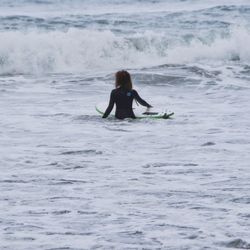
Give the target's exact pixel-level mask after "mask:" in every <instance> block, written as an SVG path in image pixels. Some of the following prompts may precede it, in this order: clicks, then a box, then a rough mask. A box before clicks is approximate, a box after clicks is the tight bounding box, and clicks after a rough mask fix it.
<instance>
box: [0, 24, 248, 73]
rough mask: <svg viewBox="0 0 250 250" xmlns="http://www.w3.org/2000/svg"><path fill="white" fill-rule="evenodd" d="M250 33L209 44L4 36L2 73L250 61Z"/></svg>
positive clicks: (147, 35) (143, 37)
mask: <svg viewBox="0 0 250 250" xmlns="http://www.w3.org/2000/svg"><path fill="white" fill-rule="evenodd" d="M249 42H250V32H249V31H248V30H247V29H245V28H240V27H237V28H234V29H233V30H232V31H231V32H230V33H229V34H228V35H227V36H226V37H222V36H221V35H219V34H218V35H217V36H216V38H214V39H213V40H210V41H201V40H200V39H199V38H198V37H196V38H194V39H193V40H192V41H191V42H190V43H187V42H185V41H184V40H181V41H179V42H176V43H173V41H171V40H170V39H169V38H168V36H167V35H166V34H164V33H155V32H149V31H148V32H144V33H137V34H133V35H129V36H125V35H117V34H114V33H112V32H111V31H97V30H95V31H94V30H77V29H70V30H68V31H67V32H63V31H50V32H39V31H34V30H33V31H28V32H21V31H7V32H1V44H0V73H1V74H4V73H11V74H13V73H44V72H59V73H64V72H67V73H68V72H86V71H93V70H94V71H95V70H114V69H117V68H142V67H151V66H157V65H161V64H168V63H169V64H172V63H194V62H204V61H205V62H206V63H208V62H212V63H213V62H215V63H218V62H222V63H223V62H225V61H228V60H241V61H243V62H249V61H250V48H249V47H248V46H245V44H248V43H249Z"/></svg>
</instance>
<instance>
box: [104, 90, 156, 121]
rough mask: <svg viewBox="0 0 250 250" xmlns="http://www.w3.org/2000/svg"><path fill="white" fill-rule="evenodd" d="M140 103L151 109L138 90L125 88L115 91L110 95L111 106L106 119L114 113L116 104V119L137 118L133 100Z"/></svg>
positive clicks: (105, 114) (108, 108)
mask: <svg viewBox="0 0 250 250" xmlns="http://www.w3.org/2000/svg"><path fill="white" fill-rule="evenodd" d="M134 99H135V100H136V101H138V102H139V103H140V104H141V105H143V106H145V107H148V108H150V107H151V105H149V104H148V103H147V102H146V101H144V100H143V99H142V98H141V97H140V96H139V95H138V93H137V91H136V90H134V89H132V90H126V89H123V88H117V89H113V90H112V91H111V94H110V100H109V105H108V107H107V109H106V111H105V113H104V115H103V118H106V117H107V116H108V115H109V114H110V112H111V111H112V109H113V107H114V104H116V111H115V117H116V118H118V119H124V118H136V117H135V114H134V112H133V109H132V103H133V100H134Z"/></svg>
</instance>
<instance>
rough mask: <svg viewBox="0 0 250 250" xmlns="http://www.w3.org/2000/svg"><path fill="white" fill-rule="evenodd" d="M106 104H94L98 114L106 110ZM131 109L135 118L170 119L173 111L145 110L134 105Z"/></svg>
mask: <svg viewBox="0 0 250 250" xmlns="http://www.w3.org/2000/svg"><path fill="white" fill-rule="evenodd" d="M106 108H107V107H106V106H104V105H102V104H98V105H96V106H95V109H96V111H97V112H98V113H99V114H100V115H103V114H104V112H105V110H106ZM114 110H115V108H113V110H112V112H111V116H114ZM133 111H134V113H135V116H136V118H137V119H146V118H149V119H170V118H172V116H173V115H174V112H164V111H162V112H158V111H155V110H153V109H150V110H146V111H145V107H144V108H143V107H134V108H133Z"/></svg>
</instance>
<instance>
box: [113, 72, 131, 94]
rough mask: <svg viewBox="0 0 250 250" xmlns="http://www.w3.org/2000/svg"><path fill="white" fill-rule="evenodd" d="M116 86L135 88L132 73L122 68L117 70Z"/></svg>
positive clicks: (128, 88) (127, 88)
mask: <svg viewBox="0 0 250 250" xmlns="http://www.w3.org/2000/svg"><path fill="white" fill-rule="evenodd" d="M115 87H116V88H119V87H121V88H123V89H126V90H131V89H132V88H133V84H132V81H131V77H130V74H129V73H128V72H127V71H126V70H121V71H118V72H116V74H115Z"/></svg>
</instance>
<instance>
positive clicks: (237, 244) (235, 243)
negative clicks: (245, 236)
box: [224, 239, 250, 249]
mask: <svg viewBox="0 0 250 250" xmlns="http://www.w3.org/2000/svg"><path fill="white" fill-rule="evenodd" d="M224 245H225V246H226V247H228V248H237V249H250V243H248V242H247V241H244V240H242V239H235V240H232V241H229V242H227V243H224Z"/></svg>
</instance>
